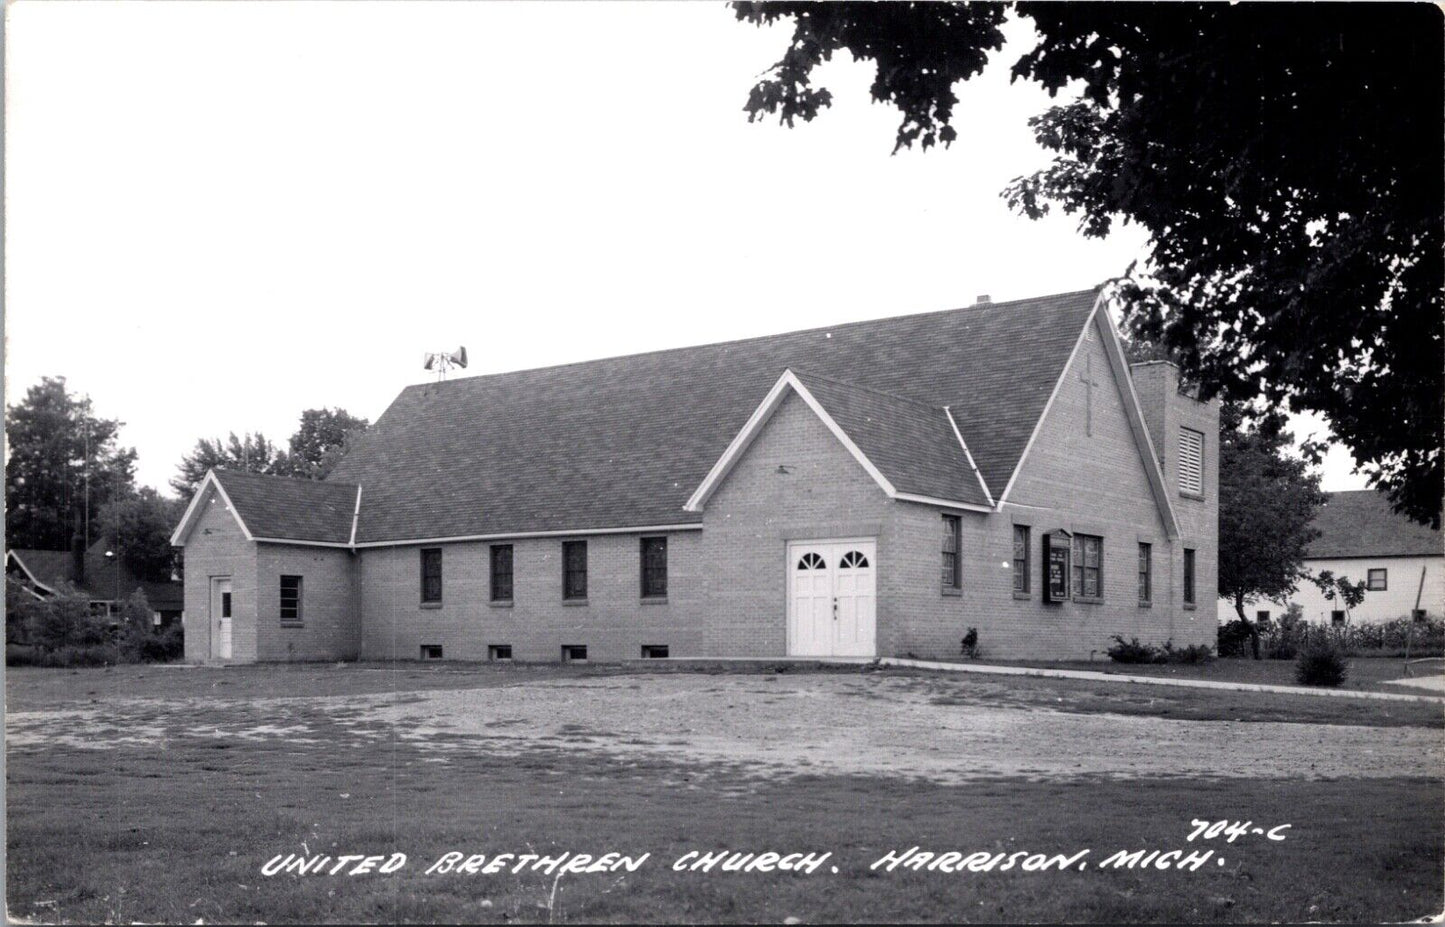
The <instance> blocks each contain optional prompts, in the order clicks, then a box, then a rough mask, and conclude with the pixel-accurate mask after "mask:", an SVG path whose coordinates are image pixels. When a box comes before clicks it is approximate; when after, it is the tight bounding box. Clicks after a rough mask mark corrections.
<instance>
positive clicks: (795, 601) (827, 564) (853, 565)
mask: <svg viewBox="0 0 1445 927" xmlns="http://www.w3.org/2000/svg"><path fill="white" fill-rule="evenodd" d="M876 559H877V542H875V541H873V540H871V539H867V540H865V539H862V538H860V539H857V540H844V541H833V540H829V541H801V542H795V543H792V544H789V545H788V653H789V655H790V656H798V657H871V656H874V655H875V654H876V653H877V615H878V610H877V598H876V594H875V590H876V581H875V578H874V577H875V573H874V569H875V567H874V561H875V560H876Z"/></svg>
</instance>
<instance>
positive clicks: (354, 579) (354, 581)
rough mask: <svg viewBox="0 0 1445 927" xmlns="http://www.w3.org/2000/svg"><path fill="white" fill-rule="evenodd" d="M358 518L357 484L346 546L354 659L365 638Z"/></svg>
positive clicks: (359, 506)
mask: <svg viewBox="0 0 1445 927" xmlns="http://www.w3.org/2000/svg"><path fill="white" fill-rule="evenodd" d="M360 520H361V485H360V484H357V487H356V507H355V508H354V509H352V510H351V539H350V540H349V541H348V542H347V546H348V547H350V548H351V601H352V602H353V603H354V608H355V610H356V654H355V656H354V657H353V659H356V660H360V659H361V647H362V642H363V641H364V640H365V633H364V629H363V628H362V622H363V621H364V615H363V614H362V611H363V609H362V605H361V558H359V557H358V556H357V554H356V524H357V522H359V521H360Z"/></svg>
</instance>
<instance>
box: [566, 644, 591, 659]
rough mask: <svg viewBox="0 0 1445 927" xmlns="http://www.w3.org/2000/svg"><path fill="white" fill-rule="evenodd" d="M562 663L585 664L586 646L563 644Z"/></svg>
mask: <svg viewBox="0 0 1445 927" xmlns="http://www.w3.org/2000/svg"><path fill="white" fill-rule="evenodd" d="M562 662H563V663H586V662H587V647H586V645H585V644H563V645H562Z"/></svg>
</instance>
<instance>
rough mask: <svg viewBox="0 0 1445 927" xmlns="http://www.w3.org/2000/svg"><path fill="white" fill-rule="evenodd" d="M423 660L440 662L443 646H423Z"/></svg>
mask: <svg viewBox="0 0 1445 927" xmlns="http://www.w3.org/2000/svg"><path fill="white" fill-rule="evenodd" d="M421 658H422V659H423V660H440V659H441V658H442V645H441V644H422V645H421Z"/></svg>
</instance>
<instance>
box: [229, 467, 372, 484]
mask: <svg viewBox="0 0 1445 927" xmlns="http://www.w3.org/2000/svg"><path fill="white" fill-rule="evenodd" d="M211 469H212V470H214V471H215V472H216V473H217V474H225V475H226V476H240V477H247V478H249V477H255V478H256V479H261V480H283V481H285V482H288V483H314V484H316V485H317V486H348V487H351V488H353V489H354V488H355V487H356V486H358V485H359V484H357V483H347V482H345V481H343V480H329V479H326V480H313V479H311V478H310V477H307V476H282V475H281V474H279V473H257V472H256V471H254V470H227V469H226V468H224V467H212V468H211Z"/></svg>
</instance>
